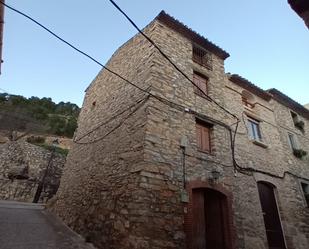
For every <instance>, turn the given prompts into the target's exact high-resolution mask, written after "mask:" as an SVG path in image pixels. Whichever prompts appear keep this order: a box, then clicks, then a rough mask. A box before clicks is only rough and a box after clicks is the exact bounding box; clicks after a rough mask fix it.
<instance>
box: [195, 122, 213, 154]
mask: <svg viewBox="0 0 309 249" xmlns="http://www.w3.org/2000/svg"><path fill="white" fill-rule="evenodd" d="M211 129H212V126H211V125H210V124H207V123H203V122H201V121H197V122H196V139H197V148H198V150H200V151H203V152H207V153H210V152H211Z"/></svg>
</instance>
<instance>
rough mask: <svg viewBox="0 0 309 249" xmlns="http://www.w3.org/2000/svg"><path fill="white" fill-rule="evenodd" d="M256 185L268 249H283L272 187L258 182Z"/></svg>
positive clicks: (279, 222) (283, 244)
mask: <svg viewBox="0 0 309 249" xmlns="http://www.w3.org/2000/svg"><path fill="white" fill-rule="evenodd" d="M257 185H258V191H259V196H260V202H261V207H262V212H263V218H264V224H265V230H266V236H267V242H268V246H269V249H285V248H286V246H285V242H284V237H283V231H282V227H281V221H280V216H279V212H278V206H277V202H276V197H275V193H274V186H273V185H271V184H270V183H267V182H258V183H257Z"/></svg>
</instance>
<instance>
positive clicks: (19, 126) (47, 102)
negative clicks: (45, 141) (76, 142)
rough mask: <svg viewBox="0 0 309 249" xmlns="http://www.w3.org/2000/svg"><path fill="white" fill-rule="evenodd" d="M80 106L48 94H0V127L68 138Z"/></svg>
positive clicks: (71, 132) (74, 126)
mask: <svg viewBox="0 0 309 249" xmlns="http://www.w3.org/2000/svg"><path fill="white" fill-rule="evenodd" d="M79 112H80V108H79V107H78V106H77V105H76V104H73V103H70V102H59V103H58V104H56V103H55V102H53V101H52V99H51V98H45V97H44V98H38V97H30V98H25V97H23V96H20V95H11V94H6V93H2V94H0V130H6V131H19V132H30V133H45V134H52V135H57V136H65V137H69V138H71V137H72V136H73V134H74V131H75V129H76V128H77V118H78V115H79Z"/></svg>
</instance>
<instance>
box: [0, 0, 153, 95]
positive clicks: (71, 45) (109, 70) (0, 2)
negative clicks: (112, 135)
mask: <svg viewBox="0 0 309 249" xmlns="http://www.w3.org/2000/svg"><path fill="white" fill-rule="evenodd" d="M0 4H2V5H4V6H5V7H7V8H8V9H10V10H12V11H14V12H16V13H18V14H20V15H22V16H23V17H25V18H27V19H28V20H30V21H32V22H33V23H35V24H36V25H38V26H40V27H41V28H42V29H44V30H45V31H47V32H48V33H49V34H51V35H52V36H54V37H56V38H57V39H58V40H60V41H61V42H63V43H65V44H66V45H68V46H69V47H71V48H72V49H74V50H75V51H77V52H78V53H80V54H82V55H84V56H86V57H87V58H89V59H90V60H92V61H93V62H95V63H96V64H98V65H99V66H101V67H102V68H104V69H105V70H107V71H108V72H110V73H112V74H114V75H115V76H117V77H119V78H120V79H122V80H123V81H125V82H127V83H128V84H130V85H132V86H134V87H135V88H137V89H139V90H140V91H142V92H145V93H147V94H150V93H149V92H148V91H147V90H145V89H143V88H141V87H139V86H138V85H136V84H134V83H133V82H131V81H129V80H127V79H126V78H124V77H122V76H121V75H120V74H118V73H117V72H115V71H113V70H111V69H109V68H108V67H106V66H104V65H103V64H102V63H101V62H99V61H98V60H97V59H95V58H94V57H92V56H91V55H89V54H87V53H86V52H83V51H82V50H80V49H79V48H77V47H76V46H74V45H73V44H72V43H70V42H68V41H66V40H65V39H63V38H62V37H60V36H59V35H57V34H56V33H55V32H53V31H52V30H50V29H49V28H47V27H46V26H45V25H43V24H41V23H40V22H38V21H36V20H35V19H34V18H32V17H31V16H29V15H27V14H25V13H23V12H21V11H19V10H17V9H16V8H14V7H12V6H9V5H8V4H6V3H4V2H2V1H0Z"/></svg>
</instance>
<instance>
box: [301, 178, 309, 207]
mask: <svg viewBox="0 0 309 249" xmlns="http://www.w3.org/2000/svg"><path fill="white" fill-rule="evenodd" d="M301 188H302V191H303V194H304V197H305V203H306V206H307V207H309V184H307V183H305V182H301Z"/></svg>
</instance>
